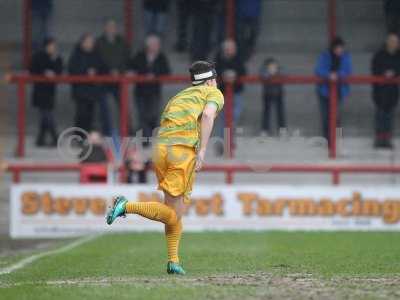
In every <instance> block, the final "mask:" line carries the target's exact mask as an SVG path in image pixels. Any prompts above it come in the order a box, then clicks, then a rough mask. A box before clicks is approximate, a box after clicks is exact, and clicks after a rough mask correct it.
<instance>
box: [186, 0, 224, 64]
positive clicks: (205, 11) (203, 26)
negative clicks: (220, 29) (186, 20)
mask: <svg viewBox="0 0 400 300" xmlns="http://www.w3.org/2000/svg"><path fill="white" fill-rule="evenodd" d="M217 2H218V1H216V0H197V1H193V2H192V3H191V6H192V11H193V32H192V37H191V58H192V60H193V61H196V60H206V59H207V58H208V54H209V53H210V50H211V39H212V35H213V29H214V21H215V13H216V10H215V8H216V5H217V4H218V3H217Z"/></svg>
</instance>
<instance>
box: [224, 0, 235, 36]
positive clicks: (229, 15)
mask: <svg viewBox="0 0 400 300" xmlns="http://www.w3.org/2000/svg"><path fill="white" fill-rule="evenodd" d="M225 1H226V11H225V15H226V18H225V37H226V38H228V39H232V40H233V39H235V1H234V0H225Z"/></svg>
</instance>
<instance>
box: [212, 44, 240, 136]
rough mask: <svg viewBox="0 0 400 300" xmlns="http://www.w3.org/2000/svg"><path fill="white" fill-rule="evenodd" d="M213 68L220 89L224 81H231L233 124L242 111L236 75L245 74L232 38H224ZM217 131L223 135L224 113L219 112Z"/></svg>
mask: <svg viewBox="0 0 400 300" xmlns="http://www.w3.org/2000/svg"><path fill="white" fill-rule="evenodd" d="M215 68H216V71H217V73H218V75H219V76H220V78H221V79H222V82H221V84H220V89H221V91H223V92H224V91H225V83H228V82H229V83H233V84H234V86H233V91H234V97H233V120H234V123H235V125H237V122H238V121H239V118H240V114H241V112H242V91H243V84H242V83H239V82H237V79H238V77H240V76H243V75H245V74H246V68H245V66H244V63H243V60H242V58H241V57H240V56H239V54H238V52H237V47H236V43H235V41H234V40H230V39H228V40H225V41H224V42H223V43H222V48H221V51H220V52H218V54H217V56H216V58H215ZM218 121H219V122H218V126H217V128H218V129H217V131H218V135H219V136H223V128H224V124H225V118H224V114H220V117H219V120H218Z"/></svg>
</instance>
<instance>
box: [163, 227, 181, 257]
mask: <svg viewBox="0 0 400 300" xmlns="http://www.w3.org/2000/svg"><path fill="white" fill-rule="evenodd" d="M181 235H182V221H181V220H179V221H178V222H177V223H176V224H173V225H167V224H166V225H165V237H166V239H167V249H168V261H172V262H175V263H179V257H178V249H179V241H180V240H181Z"/></svg>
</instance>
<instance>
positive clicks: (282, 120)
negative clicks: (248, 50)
mask: <svg viewBox="0 0 400 300" xmlns="http://www.w3.org/2000/svg"><path fill="white" fill-rule="evenodd" d="M279 75H280V66H279V64H278V62H277V61H276V60H275V59H274V58H268V59H266V60H265V61H264V63H263V65H262V66H261V70H260V76H261V77H262V78H263V79H265V80H268V79H273V78H274V77H277V76H279ZM283 96H284V90H283V86H282V84H281V83H273V84H268V83H266V84H264V87H263V98H264V112H263V123H262V130H263V132H264V133H265V134H267V135H269V134H271V133H272V132H271V109H272V106H275V110H276V122H277V129H278V133H279V131H280V130H281V129H283V128H286V117H285V107H284V102H283Z"/></svg>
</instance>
